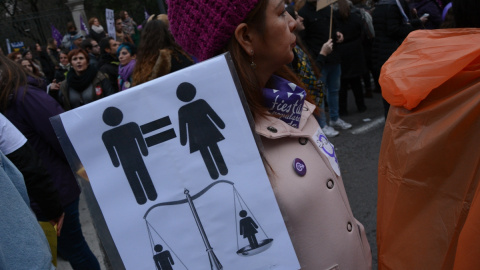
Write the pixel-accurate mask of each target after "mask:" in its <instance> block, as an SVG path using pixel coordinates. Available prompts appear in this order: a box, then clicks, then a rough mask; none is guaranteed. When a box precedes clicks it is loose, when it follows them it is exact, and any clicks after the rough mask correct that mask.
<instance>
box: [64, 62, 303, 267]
mask: <svg viewBox="0 0 480 270" xmlns="http://www.w3.org/2000/svg"><path fill="white" fill-rule="evenodd" d="M227 59H230V58H229V55H228V54H226V55H222V56H219V57H216V58H213V59H210V60H208V61H205V62H202V63H200V64H196V65H194V66H191V67H189V68H185V69H183V70H181V71H178V72H175V73H173V74H169V75H167V76H164V77H161V78H158V79H156V80H154V81H150V82H147V83H144V84H142V85H139V86H136V87H134V88H130V89H129V90H126V91H123V92H120V93H117V94H115V95H113V96H109V97H106V98H103V99H101V100H98V101H96V102H93V103H90V104H87V105H84V106H82V107H79V108H77V109H75V110H72V111H68V112H66V113H63V114H61V115H60V119H61V122H62V123H63V127H64V129H65V131H66V134H67V136H68V138H69V139H70V141H71V143H72V145H73V147H74V149H75V151H76V152H77V154H78V157H79V159H80V161H81V162H82V164H83V166H84V168H85V170H86V173H87V175H88V178H89V180H90V184H91V187H92V190H93V193H94V195H95V198H96V200H97V202H98V204H99V206H100V208H101V212H102V214H103V217H104V218H105V221H106V224H107V226H108V229H109V231H110V233H111V235H112V238H113V241H114V242H115V246H116V248H117V249H118V252H119V254H120V257H121V259H122V261H123V264H124V265H125V267H126V269H135V270H137V269H155V267H157V269H175V270H178V269H192V270H199V269H200V270H201V269H238V270H240V269H241V270H243V269H249V270H253V269H258V270H264V269H282V270H292V269H299V268H300V265H299V263H298V260H297V257H296V255H295V251H294V249H293V246H292V243H291V241H290V237H289V235H288V232H287V229H286V227H285V223H284V221H283V218H282V215H281V213H280V211H279V208H278V205H277V204H276V199H275V196H274V194H273V191H272V188H271V185H270V182H269V180H268V177H267V174H266V172H265V168H264V165H263V163H262V159H261V157H260V155H259V152H258V149H257V146H256V143H255V140H254V137H253V135H252V132H251V129H250V125H249V122H248V120H247V116H246V114H245V111H244V109H243V106H242V102H241V99H240V97H239V94H238V92H237V88H236V84H235V82H234V79H233V77H232V73H231V68H232V67H233V63H232V62H231V60H227ZM67 154H68V153H67Z"/></svg>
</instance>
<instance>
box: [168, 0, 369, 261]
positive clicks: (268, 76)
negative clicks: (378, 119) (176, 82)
mask: <svg viewBox="0 0 480 270" xmlns="http://www.w3.org/2000/svg"><path fill="white" fill-rule="evenodd" d="M187 4H188V9H186V8H185V6H186V5H187ZM168 13H169V14H168V16H169V20H170V29H171V31H172V34H173V36H174V37H175V40H176V41H177V42H178V44H179V45H180V46H182V48H184V49H185V50H186V51H187V52H189V53H190V54H192V55H194V56H196V57H197V58H198V59H199V60H200V61H203V60H207V59H209V58H211V57H214V56H216V55H219V54H222V53H224V52H230V55H231V58H232V60H233V63H234V65H235V69H236V71H237V73H238V79H239V81H240V83H241V86H242V89H243V91H244V93H245V97H246V101H247V104H248V107H249V109H250V111H251V113H252V115H253V118H254V121H255V123H254V124H255V132H256V133H257V134H258V135H259V136H260V138H261V141H262V145H263V148H262V149H261V150H260V151H261V155H262V157H263V158H264V159H263V160H264V162H265V168H266V169H267V172H268V176H269V179H270V182H271V185H272V186H273V192H274V194H275V196H276V199H277V202H278V204H279V207H280V210H281V212H282V215H283V217H284V221H285V224H286V227H287V230H288V232H289V235H290V239H291V240H292V243H293V247H294V248H295V251H296V255H297V257H298V259H299V262H300V267H301V269H303V270H318V269H356V270H367V269H371V260H372V258H371V251H370V247H369V245H368V241H367V238H366V234H365V230H364V229H363V226H362V225H361V224H360V223H359V222H358V221H357V220H356V219H355V218H354V217H353V214H352V211H351V209H350V205H349V203H348V199H347V194H346V192H345V188H344V186H343V180H342V177H341V174H340V171H337V172H335V170H336V169H337V168H338V167H337V166H335V167H333V166H332V165H331V163H330V162H329V161H328V157H327V154H326V153H325V152H323V150H321V149H322V148H321V147H324V148H328V149H329V150H328V151H329V153H330V152H331V151H332V150H330V149H331V148H332V147H333V146H331V144H330V143H329V142H328V140H327V139H326V138H325V135H324V134H323V132H322V130H321V129H320V127H319V125H318V122H317V120H316V119H315V118H314V117H313V113H314V111H315V105H313V104H312V103H310V102H309V101H307V100H305V97H306V96H307V95H306V92H305V90H303V89H302V88H301V87H300V86H299V85H301V82H300V81H299V80H298V78H297V77H296V75H295V74H294V73H293V72H292V71H291V70H290V69H289V68H288V67H287V64H289V63H290V62H291V61H292V60H293V48H294V47H295V41H296V37H295V34H294V31H295V27H296V22H295V20H294V19H293V18H292V17H291V16H290V15H289V14H288V12H286V10H285V3H284V1H283V0H231V1H228V2H227V1H223V0H197V1H193V2H192V1H190V0H169V10H168ZM205 14H208V15H209V19H208V20H206V19H205ZM319 51H320V49H319ZM319 51H318V52H319ZM318 52H317V53H318ZM293 86H295V90H292V87H293ZM278 91H280V92H281V93H279V92H278ZM293 92H295V93H302V95H297V94H293ZM288 93H292V95H288ZM279 99H281V102H287V103H288V104H298V105H299V106H300V108H302V109H301V110H295V109H293V108H292V110H289V111H284V110H276V107H275V106H272V104H274V102H279V101H280V100H279ZM291 107H295V106H291ZM291 119H300V120H298V121H292V120H291ZM320 136H321V137H320ZM314 137H316V138H321V140H322V142H323V143H322V146H318V144H317V143H316V142H315V140H314ZM296 159H297V160H296ZM298 159H301V162H300V160H298ZM295 160H296V161H295ZM292 164H299V165H300V164H304V165H303V166H298V167H297V166H295V165H292ZM305 167H306V168H307V169H306V170H304V169H305ZM302 175H303V176H302Z"/></svg>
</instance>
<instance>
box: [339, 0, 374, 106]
mask: <svg viewBox="0 0 480 270" xmlns="http://www.w3.org/2000/svg"><path fill="white" fill-rule="evenodd" d="M337 3H338V10H336V11H335V13H334V16H336V17H337V22H338V26H339V27H340V29H342V33H343V34H344V40H343V42H342V43H340V44H338V46H337V50H338V51H339V54H340V59H341V68H342V75H341V83H340V93H339V101H338V105H339V113H340V115H348V110H347V108H348V100H347V97H348V89H349V88H351V89H352V92H353V95H354V97H355V104H356V105H357V110H358V112H365V111H366V110H367V107H366V106H365V101H364V99H363V88H362V76H363V74H364V73H365V71H366V63H365V55H364V53H363V46H362V33H363V31H364V29H363V25H364V22H363V20H362V14H361V13H360V10H359V9H357V8H355V7H354V6H353V5H352V4H351V3H349V2H348V1H347V0H338V1H337Z"/></svg>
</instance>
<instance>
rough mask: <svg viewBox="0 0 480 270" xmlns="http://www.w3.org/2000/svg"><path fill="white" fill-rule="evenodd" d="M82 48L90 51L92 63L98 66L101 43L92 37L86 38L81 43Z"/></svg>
mask: <svg viewBox="0 0 480 270" xmlns="http://www.w3.org/2000/svg"><path fill="white" fill-rule="evenodd" d="M80 48H81V49H83V50H85V51H87V52H88V57H89V58H90V65H93V66H95V67H97V66H98V60H99V58H100V45H98V42H97V41H96V40H94V39H92V38H86V39H85V40H84V41H82V43H81V44H80Z"/></svg>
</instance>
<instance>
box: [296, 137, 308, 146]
mask: <svg viewBox="0 0 480 270" xmlns="http://www.w3.org/2000/svg"><path fill="white" fill-rule="evenodd" d="M298 142H299V143H300V144H301V145H305V144H307V142H308V139H307V138H298Z"/></svg>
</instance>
